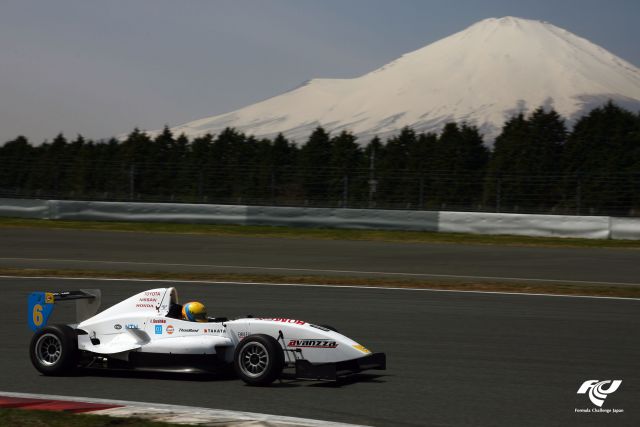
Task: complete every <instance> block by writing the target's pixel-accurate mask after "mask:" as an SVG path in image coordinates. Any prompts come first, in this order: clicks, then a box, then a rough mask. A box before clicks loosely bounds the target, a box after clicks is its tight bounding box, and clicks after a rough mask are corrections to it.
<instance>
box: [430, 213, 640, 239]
mask: <svg viewBox="0 0 640 427" xmlns="http://www.w3.org/2000/svg"><path fill="white" fill-rule="evenodd" d="M635 221H636V226H638V224H640V221H639V220H635ZM609 222H610V221H609V217H606V216H568V215H566V216H565V215H527V214H500V213H484V212H440V217H439V219H438V231H439V232H446V233H475V234H513V235H519V236H537V237H580V238H587V239H608V238H609V233H610V232H609Z"/></svg>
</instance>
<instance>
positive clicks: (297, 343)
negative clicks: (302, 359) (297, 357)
mask: <svg viewBox="0 0 640 427" xmlns="http://www.w3.org/2000/svg"><path fill="white" fill-rule="evenodd" d="M337 346H338V343H337V342H335V341H334V340H322V339H320V340H316V339H297V340H289V344H287V347H306V348H336V347H337Z"/></svg>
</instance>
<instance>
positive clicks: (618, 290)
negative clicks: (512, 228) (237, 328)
mask: <svg viewBox="0 0 640 427" xmlns="http://www.w3.org/2000/svg"><path fill="white" fill-rule="evenodd" d="M0 275H4V276H20V277H43V276H44V277H52V278H53V277H80V278H83V277H86V278H112V279H149V280H169V281H170V280H176V281H194V282H198V281H203V282H207V281H215V282H251V283H296V284H307V285H333V286H363V287H364V286H366V287H385V288H388V287H391V288H408V289H436V290H450V291H452V290H455V291H476V292H513V293H533V294H549V295H576V296H579V295H581V296H599V297H620V298H640V286H615V285H598V284H582V283H581V284H572V283H563V282H558V283H552V282H551V283H547V282H545V283H535V282H526V281H522V282H509V281H482V280H424V279H387V278H363V277H348V276H281V275H266V274H263V275H246V274H216V273H165V272H133V271H131V272H129V271H102V270H50V269H13V268H0Z"/></svg>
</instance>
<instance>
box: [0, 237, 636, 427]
mask: <svg viewBox="0 0 640 427" xmlns="http://www.w3.org/2000/svg"><path fill="white" fill-rule="evenodd" d="M133 243H134V246H136V245H135V242H133ZM84 244H85V245H87V242H85V243H84ZM78 245H79V244H78ZM86 247H88V246H86ZM14 249H15V248H14ZM3 251H4V252H5V253H6V252H7V250H6V249H3ZM68 251H69V248H61V252H68ZM89 252H91V251H89ZM160 252H161V253H162V251H160ZM616 280H621V278H617V279H616ZM154 286H164V285H156V284H155V283H149V282H131V281H103V282H99V281H94V280H86V281H82V282H79V281H70V280H64V279H32V278H29V279H17V278H2V279H0V287H1V289H2V294H1V295H2V302H3V305H4V308H3V309H2V310H0V325H1V328H2V340H3V344H2V352H0V366H1V375H0V390H4V391H15V392H35V393H47V394H60V395H74V396H88V397H100V398H110V399H126V400H136V401H150V402H161V403H169V404H182V405H192V406H205V407H211V408H225V409H231V410H242V411H251V412H263V413H271V414H280V415H289V416H297V417H305V418H316V419H324V420H332V421H343V422H351V423H361V424H371V425H377V426H478V425H481V426H584V425H587V426H603V425H607V426H619V425H627V426H637V425H640V413H639V411H640V407H639V405H638V402H640V369H639V368H638V361H639V360H640V317H639V313H640V300H620V299H594V298H567V297H553V296H528V295H502V294H478V293H459V292H433V291H411V290H385V289H353V288H331V287H287V286H269V285H238V284H202V283H201V284H198V283H195V284H194V283H191V284H178V285H177V286H178V289H179V291H180V296H181V299H182V300H183V301H186V300H189V299H198V300H201V301H203V302H205V303H206V304H207V306H208V309H209V313H210V315H219V316H225V315H226V316H229V317H236V316H242V315H245V314H254V315H265V316H266V315H278V316H283V317H290V318H301V319H305V320H308V321H312V322H316V323H325V324H331V325H333V326H335V327H336V328H338V329H339V330H340V331H341V332H343V333H344V334H346V335H348V336H350V337H353V338H355V339H356V340H358V341H360V342H361V343H362V344H364V345H366V346H367V347H369V348H371V349H372V350H374V351H384V352H386V353H387V357H388V370H387V371H384V372H383V373H382V375H379V376H378V375H361V376H360V377H359V378H357V379H358V380H359V381H352V382H346V383H342V384H338V385H331V384H319V383H314V382H294V381H285V382H283V383H282V384H276V385H275V386H273V387H270V388H252V387H248V386H245V385H244V383H242V382H241V381H240V380H237V379H231V378H218V379H215V378H213V379H211V378H204V379H200V380H196V379H190V377H186V378H185V377H178V378H174V377H166V376H152V377H149V376H138V377H132V376H130V375H80V376H77V377H63V378H53V377H44V376H41V375H39V374H38V373H37V371H35V369H33V368H32V367H31V364H30V362H29V358H28V351H27V346H28V343H29V339H30V336H31V331H30V330H29V329H28V328H27V326H26V321H27V320H26V296H27V294H28V293H29V292H30V291H32V290H63V289H69V288H72V289H75V288H79V287H99V288H101V289H102V290H103V295H104V299H103V307H106V306H109V305H111V304H113V303H115V302H117V301H119V300H121V299H123V298H125V297H128V296H130V295H131V294H133V293H135V292H138V291H140V290H143V289H147V288H151V287H154ZM58 314H59V315H61V316H59V317H63V318H64V317H65V316H66V315H68V314H69V312H68V310H67V311H65V310H61V311H60V312H59V313H58ZM54 316H55V314H54ZM59 320H68V319H59ZM592 379H598V380H605V379H621V380H622V385H621V387H620V388H619V389H618V391H617V392H615V393H614V394H611V395H609V396H608V397H607V399H606V401H605V403H604V406H603V408H609V409H611V408H617V409H624V412H623V413H621V414H605V413H591V414H585V413H575V408H590V407H593V405H591V404H590V402H589V400H588V398H587V397H586V395H577V394H576V391H577V389H578V387H579V386H580V384H582V382H583V381H586V380H592Z"/></svg>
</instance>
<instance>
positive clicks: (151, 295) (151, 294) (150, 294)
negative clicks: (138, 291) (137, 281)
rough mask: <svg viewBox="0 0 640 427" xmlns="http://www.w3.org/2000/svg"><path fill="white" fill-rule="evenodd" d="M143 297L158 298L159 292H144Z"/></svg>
mask: <svg viewBox="0 0 640 427" xmlns="http://www.w3.org/2000/svg"><path fill="white" fill-rule="evenodd" d="M144 295H145V296H147V297H159V296H160V292H159V291H146V292H145V293H144Z"/></svg>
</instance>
